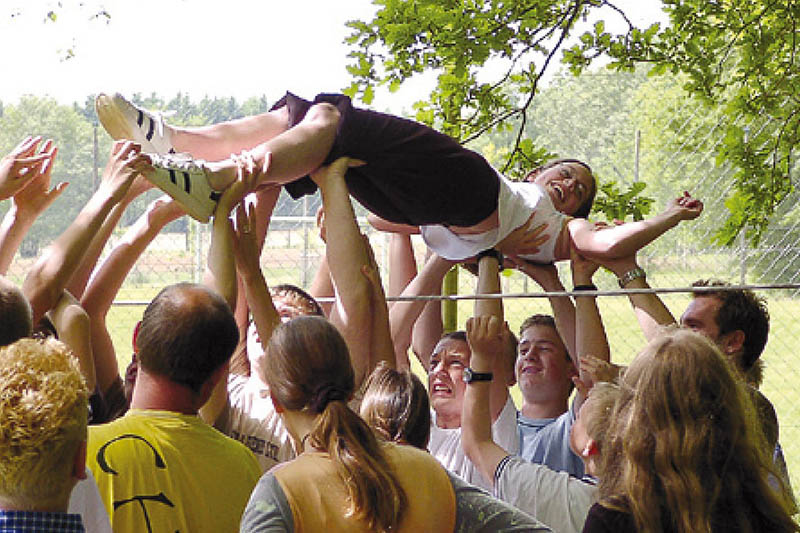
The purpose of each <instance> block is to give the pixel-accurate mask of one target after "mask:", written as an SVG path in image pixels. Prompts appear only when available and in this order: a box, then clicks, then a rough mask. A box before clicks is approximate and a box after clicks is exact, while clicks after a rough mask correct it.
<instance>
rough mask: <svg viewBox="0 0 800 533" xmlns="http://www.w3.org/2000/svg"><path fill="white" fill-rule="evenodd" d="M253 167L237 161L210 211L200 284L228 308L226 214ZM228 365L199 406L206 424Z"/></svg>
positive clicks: (232, 277) (230, 251)
mask: <svg viewBox="0 0 800 533" xmlns="http://www.w3.org/2000/svg"><path fill="white" fill-rule="evenodd" d="M254 168H255V167H254V165H253V164H252V161H240V162H239V163H238V174H239V177H238V179H237V180H236V181H235V182H233V183H232V184H231V185H230V186H229V187H228V188H227V189H225V192H223V193H222V197H221V198H220V199H219V202H218V203H217V207H216V209H215V210H214V221H213V223H212V229H211V244H210V246H209V248H208V267H207V268H206V272H205V279H204V283H205V285H206V286H208V287H209V288H210V289H212V290H213V291H215V292H216V293H217V294H219V295H220V296H222V298H224V299H225V301H226V302H228V305H229V306H230V307H231V310H233V308H234V307H235V306H236V288H237V280H236V263H235V262H234V245H233V225H232V224H231V220H230V218H229V215H230V213H231V211H232V210H233V208H234V207H235V206H236V205H237V204H239V202H241V201H242V198H243V197H244V195H245V194H246V193H247V191H248V190H250V189H251V188H252V185H253V184H254V183H255V181H253V180H254V176H257V175H258V172H255V171H254ZM228 364H229V361H226V362H225V371H224V372H223V375H222V377H221V378H220V379H219V380H218V381H217V383H216V384H215V386H214V390H213V391H212V392H211V396H210V398H209V399H208V401H206V403H205V404H204V405H203V406H202V407H201V408H200V412H199V414H200V417H201V418H202V419H203V420H205V421H206V422H208V423H209V424H213V423H214V422H216V419H217V418H218V417H219V415H220V413H221V412H222V410H223V409H224V407H225V403H226V402H227V399H228V394H227V392H228Z"/></svg>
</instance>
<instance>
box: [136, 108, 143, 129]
mask: <svg viewBox="0 0 800 533" xmlns="http://www.w3.org/2000/svg"><path fill="white" fill-rule="evenodd" d="M137 111H138V112H139V116H138V117H137V118H136V123H137V124H138V125H139V127H140V128H141V127H142V124H144V113H142V110H141V109H137Z"/></svg>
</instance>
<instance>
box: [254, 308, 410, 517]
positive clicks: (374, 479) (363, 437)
mask: <svg viewBox="0 0 800 533" xmlns="http://www.w3.org/2000/svg"><path fill="white" fill-rule="evenodd" d="M263 370H264V374H265V375H264V376H262V378H263V379H264V380H265V382H266V383H267V384H268V385H269V388H270V393H271V394H272V395H273V396H274V397H275V399H276V400H278V402H279V403H280V404H281V405H282V406H283V407H284V408H285V409H288V410H294V411H300V410H306V411H309V412H311V413H314V414H318V415H319V416H318V417H317V421H316V425H315V426H314V428H313V429H312V430H311V432H310V433H309V434H308V442H309V443H310V444H311V445H313V446H314V447H315V448H317V449H320V450H325V451H327V452H328V454H329V455H330V458H331V460H332V461H333V462H334V464H335V465H336V469H337V471H338V472H339V475H340V476H341V478H342V482H343V483H344V485H345V487H346V488H347V492H348V497H349V500H350V508H349V509H348V516H354V517H355V518H358V519H361V520H364V521H365V522H366V524H367V526H368V527H369V529H370V530H372V531H381V532H388V531H391V530H393V529H396V526H397V525H398V524H399V523H400V521H401V520H402V517H403V512H404V509H405V507H406V505H407V502H408V498H407V496H406V493H405V491H404V490H403V488H402V487H401V486H400V483H399V481H398V479H397V477H396V476H395V474H394V472H393V471H392V469H391V466H390V465H389V463H388V461H387V459H386V456H385V454H384V452H383V449H382V448H381V445H380V444H379V443H378V441H377V439H376V438H375V435H374V434H373V433H372V430H370V428H369V426H367V424H366V423H365V422H364V421H363V420H362V419H361V418H360V417H359V416H358V415H357V414H356V413H354V412H353V411H352V410H351V409H350V408H349V407H348V406H347V400H348V399H349V398H350V397H351V396H352V394H353V389H354V387H355V385H354V383H355V378H354V374H353V367H352V366H351V364H350V355H349V352H348V350H347V345H346V344H345V342H344V339H343V338H342V336H341V335H340V334H339V332H338V331H337V330H336V328H334V327H333V326H332V325H331V324H330V323H329V322H328V321H327V320H325V319H324V318H320V317H315V316H305V317H298V318H295V319H293V320H290V321H289V322H286V323H285V324H281V325H280V326H279V327H278V328H277V329H276V330H275V332H274V333H273V334H272V337H271V338H270V341H269V343H268V345H267V349H266V357H265V361H264V366H263Z"/></svg>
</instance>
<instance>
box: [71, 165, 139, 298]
mask: <svg viewBox="0 0 800 533" xmlns="http://www.w3.org/2000/svg"><path fill="white" fill-rule="evenodd" d="M152 188H153V185H152V184H151V183H150V182H149V181H147V179H146V178H145V177H144V176H142V175H141V174H140V175H138V176H136V178H134V180H133V183H132V184H131V186H130V188H129V189H128V192H127V193H126V194H125V196H124V197H123V198H122V200H121V201H120V202H119V203H118V204H117V205H115V206H114V208H113V209H112V210H111V212H110V213H109V214H108V216H107V217H106V219H105V220H104V221H103V224H102V225H101V226H100V230H99V231H98V232H97V233H96V234H95V235H94V237H93V238H92V242H91V243H90V244H89V247H88V248H87V249H86V251H85V252H84V254H83V259H82V260H81V262H80V265H78V268H77V269H76V270H75V273H74V274H73V275H72V279H71V280H70V281H69V284H68V285H67V290H68V291H69V292H70V293H71V294H73V295H74V296H75V297H76V298H81V296H83V291H84V290H86V284H87V283H88V282H89V277H90V276H91V275H92V271H93V270H94V268H95V266H96V265H97V259H98V258H99V257H100V254H101V253H102V252H103V248H105V246H106V243H107V242H108V238H109V237H110V236H111V233H112V232H113V231H114V228H116V227H117V224H118V223H119V219H120V218H122V213H124V212H125V209H127V208H128V206H129V205H130V204H131V202H132V201H133V200H135V199H136V198H137V197H138V196H140V195H141V194H143V193H144V192H146V191H148V190H149V189H152Z"/></svg>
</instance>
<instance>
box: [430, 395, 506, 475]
mask: <svg viewBox="0 0 800 533" xmlns="http://www.w3.org/2000/svg"><path fill="white" fill-rule="evenodd" d="M492 437H493V438H494V441H495V442H496V443H497V444H498V445H499V446H501V447H502V448H503V449H505V450H506V451H507V452H508V453H513V454H516V453H517V451H518V450H519V439H518V438H517V408H516V407H514V402H513V401H512V400H511V397H510V396H509V397H508V400H506V404H505V406H504V407H503V410H502V411H500V416H498V417H497V420H495V421H494V423H492ZM428 451H429V452H431V455H433V456H434V457H435V458H436V459H438V460H439V462H440V463H442V466H444V467H445V468H446V469H448V470H449V471H450V472H452V473H454V474H455V475H457V476H459V477H460V478H461V479H463V480H464V481H466V482H467V483H471V484H473V485H477V486H478V487H481V488H484V489H486V490H489V491H491V490H492V482H491V480H489V479H484V477H483V476H482V475H481V474H480V472H478V469H477V468H476V467H475V465H474V464H473V463H472V461H470V460H469V458H468V457H467V455H466V454H465V453H464V448H463V446H461V428H460V427H459V428H454V429H443V428H440V427H438V426H437V425H436V412H435V411H431V439H430V441H429V442H428Z"/></svg>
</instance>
